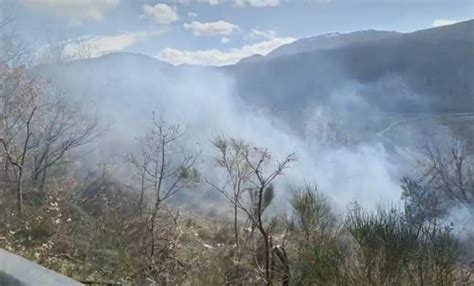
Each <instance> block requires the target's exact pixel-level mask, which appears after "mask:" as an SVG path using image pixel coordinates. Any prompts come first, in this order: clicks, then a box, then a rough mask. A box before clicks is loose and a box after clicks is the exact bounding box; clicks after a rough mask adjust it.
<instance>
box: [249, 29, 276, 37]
mask: <svg viewBox="0 0 474 286" xmlns="http://www.w3.org/2000/svg"><path fill="white" fill-rule="evenodd" d="M250 36H251V37H262V38H264V39H273V38H275V37H276V32H275V31H272V30H269V31H260V30H256V29H252V31H251V32H250Z"/></svg>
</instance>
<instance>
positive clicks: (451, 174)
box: [421, 137, 474, 213]
mask: <svg viewBox="0 0 474 286" xmlns="http://www.w3.org/2000/svg"><path fill="white" fill-rule="evenodd" d="M473 147H474V146H473V145H472V144H471V143H470V142H468V141H462V140H460V139H456V138H454V137H453V138H451V140H450V142H448V143H447V144H446V145H444V144H439V143H436V142H434V143H433V141H432V142H431V143H429V144H428V143H427V144H426V145H425V153H426V160H424V161H423V162H421V167H422V170H423V179H424V180H425V181H426V184H427V185H428V187H429V188H430V189H431V190H432V191H433V192H435V193H436V194H437V195H439V196H441V197H443V198H444V199H445V200H447V201H448V202H450V203H451V204H454V205H460V206H463V207H466V208H467V209H469V210H470V211H471V212H472V213H474V148H473Z"/></svg>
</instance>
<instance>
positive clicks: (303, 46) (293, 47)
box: [267, 30, 399, 58]
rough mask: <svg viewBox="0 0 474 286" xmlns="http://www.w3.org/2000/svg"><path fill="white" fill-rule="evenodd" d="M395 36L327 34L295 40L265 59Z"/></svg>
mask: <svg viewBox="0 0 474 286" xmlns="http://www.w3.org/2000/svg"><path fill="white" fill-rule="evenodd" d="M396 35H399V33H397V32H387V31H376V30H368V31H358V32H353V33H347V34H340V33H329V34H324V35H319V36H316V37H311V38H305V39H301V40H297V41H295V42H293V43H291V44H286V45H283V46H281V47H279V48H277V49H275V50H273V51H272V52H270V53H269V54H268V55H267V57H269V58H274V57H278V56H284V55H295V54H299V53H305V52H311V51H316V50H330V49H337V48H340V47H344V46H347V45H349V44H354V43H363V42H370V41H376V40H380V39H385V38H388V37H392V36H396Z"/></svg>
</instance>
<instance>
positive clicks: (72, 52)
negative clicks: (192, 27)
mask: <svg viewBox="0 0 474 286" xmlns="http://www.w3.org/2000/svg"><path fill="white" fill-rule="evenodd" d="M161 32H162V31H153V32H148V31H140V32H126V33H122V34H118V35H114V36H95V37H87V38H83V39H77V40H70V41H68V43H67V44H66V45H65V47H64V51H63V53H64V55H65V56H66V57H68V58H71V59H75V58H93V57H99V56H102V55H105V54H108V53H112V52H117V51H121V50H124V49H125V48H128V47H130V46H132V45H134V44H135V43H137V42H138V41H140V40H142V39H145V38H146V37H149V36H156V35H159V34H161Z"/></svg>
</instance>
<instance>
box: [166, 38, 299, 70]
mask: <svg viewBox="0 0 474 286" xmlns="http://www.w3.org/2000/svg"><path fill="white" fill-rule="evenodd" d="M295 40H296V39H294V38H278V37H274V38H273V39H270V40H266V41H263V42H259V43H255V44H251V45H245V46H243V47H241V48H234V49H230V50H228V51H222V50H217V49H211V50H198V51H189V50H178V49H170V48H168V49H164V50H162V51H161V52H160V53H159V54H158V55H157V58H159V59H160V60H162V61H165V62H169V63H171V64H175V65H179V64H194V65H211V66H222V65H229V64H235V63H237V62H238V61H240V60H241V59H243V58H246V57H249V56H252V55H255V54H259V55H266V54H268V53H269V52H271V51H272V50H274V49H276V48H278V47H280V46H281V45H284V44H289V43H291V42H293V41H295Z"/></svg>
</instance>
